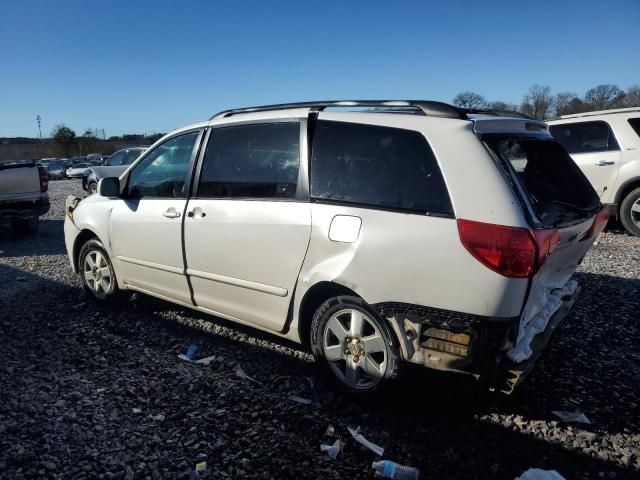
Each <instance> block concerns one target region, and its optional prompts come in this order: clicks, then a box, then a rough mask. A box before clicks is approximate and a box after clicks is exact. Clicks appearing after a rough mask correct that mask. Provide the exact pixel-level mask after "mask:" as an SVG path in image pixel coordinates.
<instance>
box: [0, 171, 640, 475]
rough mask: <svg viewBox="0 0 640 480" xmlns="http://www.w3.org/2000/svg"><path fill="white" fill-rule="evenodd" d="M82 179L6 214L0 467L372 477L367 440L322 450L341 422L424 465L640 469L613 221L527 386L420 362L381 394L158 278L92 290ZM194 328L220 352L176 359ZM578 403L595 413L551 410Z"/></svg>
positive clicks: (625, 256) (622, 244) (638, 334)
mask: <svg viewBox="0 0 640 480" xmlns="http://www.w3.org/2000/svg"><path fill="white" fill-rule="evenodd" d="M80 191H81V190H80V183H79V181H71V180H66V181H58V182H51V183H50V196H51V199H52V209H51V211H50V212H49V214H48V215H47V216H46V217H45V218H44V220H43V221H42V225H41V227H42V228H41V232H40V234H39V235H38V236H36V237H32V238H17V237H14V236H12V234H11V232H10V230H8V229H7V228H4V227H2V228H0V285H2V295H1V296H0V352H2V358H3V362H2V365H0V477H1V478H11V479H20V478H61V479H62V478H64V479H67V478H70V479H81V478H87V479H88V478H105V479H112V478H120V479H127V480H131V479H134V478H136V479H137V478H150V479H158V478H195V477H198V478H260V479H269V478H350V479H357V478H371V477H372V470H371V468H370V466H371V462H372V461H373V460H375V459H376V458H375V456H374V454H373V453H371V452H369V451H367V450H364V449H362V448H361V447H360V446H359V445H358V444H355V443H354V442H353V441H347V444H346V446H345V448H344V452H343V454H342V455H341V456H340V457H338V459H337V460H335V461H334V460H331V459H330V458H328V457H327V456H326V454H325V453H322V452H320V449H319V446H320V444H321V443H328V444H331V443H333V441H334V437H332V436H331V435H326V430H327V427H328V426H329V425H333V426H334V427H335V430H336V432H338V433H346V427H347V426H352V427H357V426H360V427H361V432H362V433H363V434H364V435H365V436H366V437H367V438H368V439H369V440H371V441H373V442H375V443H377V444H379V445H381V446H384V447H385V456H384V457H385V458H390V459H393V460H396V461H398V462H400V463H404V464H407V465H412V466H416V467H418V468H420V470H421V471H422V474H423V478H425V479H441V478H444V479H467V478H470V479H471V478H505V479H513V478H514V477H515V476H516V475H518V474H520V473H522V472H523V471H525V470H526V469H528V468H529V467H539V468H546V469H556V470H558V471H559V472H560V473H562V474H563V475H564V476H565V477H566V478H568V479H571V478H640V409H639V408H638V403H639V402H640V399H639V396H640V395H639V392H640V326H639V323H638V322H639V317H640V315H639V314H638V312H639V309H638V299H640V280H639V278H640V239H637V238H632V237H630V236H628V235H626V234H625V233H623V232H621V231H616V230H613V231H608V232H607V233H605V234H603V235H602V236H601V237H600V239H599V241H598V244H597V245H596V246H595V247H594V248H593V249H592V251H591V252H590V253H589V255H588V256H587V258H586V259H585V261H584V263H583V265H582V267H581V269H580V273H579V275H578V276H579V281H580V284H581V285H582V288H583V290H582V294H581V297H580V298H579V299H578V302H577V303H576V305H575V307H574V310H573V311H572V313H571V314H570V316H569V317H568V318H567V320H566V321H565V322H564V323H563V324H562V325H561V327H560V329H559V331H558V335H557V336H556V339H555V341H554V342H553V343H552V345H551V346H550V347H549V349H548V351H547V353H546V354H545V356H544V357H543V358H542V360H541V361H540V362H539V364H538V365H537V367H536V369H535V370H534V371H533V373H532V374H531V375H530V376H529V378H528V379H527V380H526V382H525V383H524V384H523V385H522V386H521V387H520V389H519V390H518V391H516V393H515V394H514V395H513V396H511V397H502V396H499V395H492V394H489V393H488V392H483V391H482V390H480V389H479V388H478V387H477V386H476V385H474V384H473V383H471V381H470V380H467V379H465V378H460V377H458V376H452V375H443V374H438V373H436V372H429V371H425V370H422V369H415V368H409V369H408V371H407V372H406V375H405V376H404V377H403V378H402V379H401V380H400V381H399V382H397V384H396V385H395V388H394V389H393V390H392V391H389V392H388V393H387V394H386V395H384V396H383V397H381V398H377V399H375V400H369V401H358V402H354V401H352V400H349V399H348V398H343V397H341V396H339V395H336V394H334V393H332V392H331V390H330V389H329V387H328V386H327V385H326V384H325V382H324V381H323V379H322V378H321V376H319V375H318V373H317V372H316V369H315V367H314V364H313V359H312V357H311V356H310V355H308V354H307V353H306V352H304V351H301V350H300V349H298V348H297V347H296V346H295V345H291V344H288V343H284V342H282V341H280V340H277V339H275V338H272V337H270V336H268V335H265V334H260V333H258V332H255V331H253V330H251V329H247V328H241V327H237V326H235V325H233V324H230V323H228V322H225V321H222V320H219V319H215V318H213V317H208V316H205V315H202V314H199V313H197V312H193V311H190V310H188V309H184V308H181V307H178V306H175V305H172V304H169V303H166V302H163V301H160V300H156V299H153V298H150V297H147V296H143V295H137V294H136V295H133V296H132V297H131V299H130V300H127V301H124V302H121V303H119V304H117V305H109V306H105V305H96V304H95V303H93V302H91V301H90V300H88V299H87V298H85V297H84V295H83V294H82V290H81V287H80V283H79V281H78V280H77V279H76V277H75V276H74V275H73V273H72V271H71V268H70V266H69V263H68V260H67V257H66V252H65V251H64V243H63V233H62V225H63V207H64V198H65V197H66V195H67V194H68V193H72V192H76V193H79V192H80ZM191 343H197V344H198V345H199V346H200V350H201V354H202V355H203V356H208V355H216V359H215V361H213V362H212V363H211V364H210V365H209V366H203V365H195V364H189V363H186V362H183V361H180V360H178V358H177V354H178V353H181V352H183V351H184V350H185V349H186V347H187V346H188V345H190V344H191ZM238 364H239V365H241V366H242V369H243V370H244V371H245V372H246V373H247V374H248V375H250V376H252V377H253V378H255V379H256V380H257V381H258V382H259V383H257V382H251V381H247V380H245V379H242V378H239V377H238V376H236V375H235V373H234V369H235V368H236V366H237V365H238ZM289 395H300V396H303V397H307V398H310V399H311V400H312V401H313V403H312V404H311V405H300V404H297V403H294V402H291V401H290V400H288V396H289ZM576 408H578V409H580V410H581V411H583V412H584V413H585V414H586V415H587V417H588V418H589V419H590V420H591V422H592V424H591V425H583V424H573V425H568V424H565V423H562V422H559V421H558V419H557V418H555V417H554V416H553V414H552V413H551V411H552V410H573V409H576ZM134 409H136V410H134ZM138 409H139V410H138ZM136 412H139V413H136ZM344 438H345V439H346V438H347V437H344ZM347 440H349V439H347ZM203 460H206V462H207V467H208V468H207V470H206V472H205V473H203V474H199V475H196V474H195V473H194V468H195V465H196V463H198V462H200V461H203Z"/></svg>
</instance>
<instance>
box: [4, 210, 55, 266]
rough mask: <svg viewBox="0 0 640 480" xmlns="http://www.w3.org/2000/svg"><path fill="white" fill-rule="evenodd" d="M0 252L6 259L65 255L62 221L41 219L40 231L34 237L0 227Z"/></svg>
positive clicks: (5, 226)
mask: <svg viewBox="0 0 640 480" xmlns="http://www.w3.org/2000/svg"><path fill="white" fill-rule="evenodd" d="M0 250H2V251H4V253H3V254H2V256H6V257H30V256H34V255H66V253H67V251H66V249H65V246H64V220H51V219H43V218H41V219H40V230H39V231H38V233H37V234H35V235H19V234H16V233H15V232H13V231H12V230H11V228H10V227H9V226H7V225H0Z"/></svg>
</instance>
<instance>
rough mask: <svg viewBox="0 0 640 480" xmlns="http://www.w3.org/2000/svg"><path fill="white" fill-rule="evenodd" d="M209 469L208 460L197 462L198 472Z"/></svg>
mask: <svg viewBox="0 0 640 480" xmlns="http://www.w3.org/2000/svg"><path fill="white" fill-rule="evenodd" d="M206 469H207V462H200V463H196V472H197V473H201V472H204V471H205V470H206Z"/></svg>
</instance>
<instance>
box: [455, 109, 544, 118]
mask: <svg viewBox="0 0 640 480" xmlns="http://www.w3.org/2000/svg"><path fill="white" fill-rule="evenodd" d="M464 111H465V113H466V114H467V115H469V114H472V115H473V114H478V115H495V116H497V117H516V118H525V119H527V120H535V118H533V117H530V116H529V115H526V114H524V113H520V112H516V111H514V110H492V109H484V108H466V109H465V110H464Z"/></svg>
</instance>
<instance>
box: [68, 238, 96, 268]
mask: <svg viewBox="0 0 640 480" xmlns="http://www.w3.org/2000/svg"><path fill="white" fill-rule="evenodd" d="M92 238H98V237H97V236H96V234H95V233H93V232H92V231H91V230H82V232H80V235H78V236H77V237H76V241H75V243H74V244H73V268H74V270H75V271H76V273H77V272H78V255H79V254H80V249H81V248H82V245H84V244H85V243H87V241H88V240H91V239H92Z"/></svg>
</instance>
